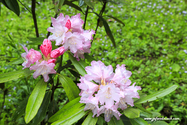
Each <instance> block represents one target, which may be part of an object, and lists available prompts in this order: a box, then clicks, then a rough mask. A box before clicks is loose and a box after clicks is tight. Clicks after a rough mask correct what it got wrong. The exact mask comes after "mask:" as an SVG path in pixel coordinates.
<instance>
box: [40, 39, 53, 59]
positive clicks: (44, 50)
mask: <svg viewBox="0 0 187 125" xmlns="http://www.w3.org/2000/svg"><path fill="white" fill-rule="evenodd" d="M40 50H41V51H42V53H43V54H44V55H45V57H47V56H48V54H49V53H50V52H51V50H52V45H51V41H50V40H48V39H44V41H43V44H42V45H41V46H40Z"/></svg>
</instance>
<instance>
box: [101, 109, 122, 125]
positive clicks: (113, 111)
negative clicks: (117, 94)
mask: <svg viewBox="0 0 187 125" xmlns="http://www.w3.org/2000/svg"><path fill="white" fill-rule="evenodd" d="M102 113H104V114H105V121H106V122H109V121H110V119H111V118H112V116H113V115H114V116H115V117H116V119H117V120H119V119H120V116H121V114H120V112H119V111H118V110H117V106H116V105H113V106H112V107H110V108H108V107H106V106H102V107H101V108H100V111H99V113H98V114H99V115H100V114H102Z"/></svg>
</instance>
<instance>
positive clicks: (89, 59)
mask: <svg viewBox="0 0 187 125" xmlns="http://www.w3.org/2000/svg"><path fill="white" fill-rule="evenodd" d="M84 57H85V59H87V60H88V62H90V63H91V62H92V61H93V60H95V59H94V58H93V57H92V56H90V55H88V53H85V54H84Z"/></svg>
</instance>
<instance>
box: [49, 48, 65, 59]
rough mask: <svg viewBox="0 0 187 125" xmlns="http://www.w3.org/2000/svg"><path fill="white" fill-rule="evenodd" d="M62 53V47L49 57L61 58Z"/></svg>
mask: <svg viewBox="0 0 187 125" xmlns="http://www.w3.org/2000/svg"><path fill="white" fill-rule="evenodd" d="M64 52H65V49H64V47H59V48H57V49H55V50H53V51H51V55H50V56H51V57H52V58H58V57H59V56H61V55H62V54H64Z"/></svg>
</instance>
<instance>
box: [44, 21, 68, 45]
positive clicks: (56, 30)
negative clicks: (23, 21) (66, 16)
mask: <svg viewBox="0 0 187 125" xmlns="http://www.w3.org/2000/svg"><path fill="white" fill-rule="evenodd" d="M47 31H49V32H52V33H53V34H52V35H51V36H49V38H48V39H49V40H52V41H54V40H55V41H56V44H55V45H57V46H59V45H61V44H63V43H64V42H63V41H64V38H65V33H66V32H67V31H68V28H67V27H65V26H62V25H60V24H59V23H55V24H53V27H49V28H48V29H47Z"/></svg>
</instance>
